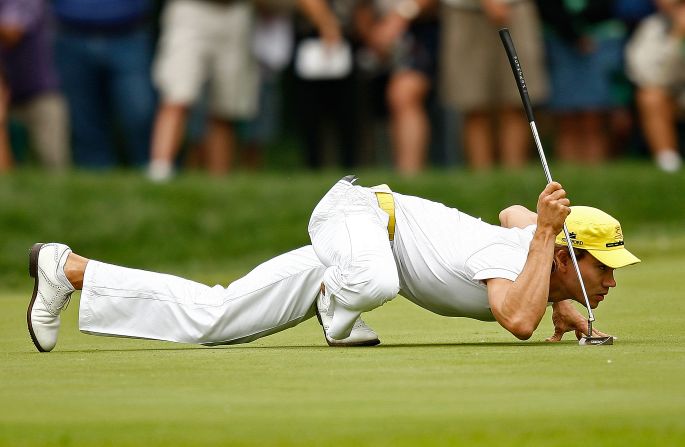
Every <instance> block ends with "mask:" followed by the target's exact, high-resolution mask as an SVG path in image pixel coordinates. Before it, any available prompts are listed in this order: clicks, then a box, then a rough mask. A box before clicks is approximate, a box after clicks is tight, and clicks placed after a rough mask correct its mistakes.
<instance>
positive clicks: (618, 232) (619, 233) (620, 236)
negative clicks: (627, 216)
mask: <svg viewBox="0 0 685 447" xmlns="http://www.w3.org/2000/svg"><path fill="white" fill-rule="evenodd" d="M614 238H616V239H623V232H622V231H621V226H620V225H616V235H615V236H614Z"/></svg>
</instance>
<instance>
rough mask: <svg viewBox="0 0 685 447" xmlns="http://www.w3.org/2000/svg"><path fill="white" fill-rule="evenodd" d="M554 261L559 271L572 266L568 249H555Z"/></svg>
mask: <svg viewBox="0 0 685 447" xmlns="http://www.w3.org/2000/svg"><path fill="white" fill-rule="evenodd" d="M554 262H555V263H556V266H557V270H558V271H560V272H565V271H566V269H568V268H570V267H572V266H571V263H572V262H573V261H571V256H570V255H569V254H568V249H567V248H564V249H561V250H555V251H554Z"/></svg>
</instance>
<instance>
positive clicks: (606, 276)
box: [574, 253, 616, 309]
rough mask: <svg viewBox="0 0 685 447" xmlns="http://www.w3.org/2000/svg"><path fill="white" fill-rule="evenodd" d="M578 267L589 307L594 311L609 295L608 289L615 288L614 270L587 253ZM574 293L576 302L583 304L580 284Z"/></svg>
mask: <svg viewBox="0 0 685 447" xmlns="http://www.w3.org/2000/svg"><path fill="white" fill-rule="evenodd" d="M578 267H580V272H581V274H582V275H583V282H584V283H585V292H587V297H588V300H589V301H590V307H591V308H593V309H594V308H596V307H597V306H598V305H599V303H600V302H601V301H603V300H604V298H605V296H606V295H607V294H608V293H609V289H611V288H612V287H616V280H615V279H614V270H615V269H613V268H611V267H609V266H607V265H604V264H602V263H601V262H599V261H598V260H597V259H596V258H595V257H594V256H592V255H591V254H590V253H587V254H586V255H585V256H583V257H582V259H580V260H579V261H578ZM574 274H575V272H574ZM577 282H578V281H577V280H576V283H577ZM574 292H576V293H574V296H576V297H577V298H578V301H579V302H581V303H582V304H585V302H584V301H585V300H584V299H583V292H582V291H581V290H580V284H578V286H577V290H576V291H574Z"/></svg>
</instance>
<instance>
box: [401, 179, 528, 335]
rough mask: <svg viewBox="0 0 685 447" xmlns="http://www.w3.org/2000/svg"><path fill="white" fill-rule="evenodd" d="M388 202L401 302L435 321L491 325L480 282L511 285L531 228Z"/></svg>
mask: <svg viewBox="0 0 685 447" xmlns="http://www.w3.org/2000/svg"><path fill="white" fill-rule="evenodd" d="M394 197H395V219H396V227H395V239H394V242H393V252H394V255H395V262H396V264H397V270H398V272H399V277H400V288H401V290H400V293H401V294H402V296H404V297H405V298H407V299H409V300H411V301H413V302H414V303H416V304H417V305H419V306H421V307H423V308H425V309H428V310H430V311H431V312H435V313H437V314H440V315H445V316H450V317H468V318H475V319H478V320H485V321H492V320H494V319H495V318H494V316H493V315H492V312H491V311H490V306H489V303H488V296H487V290H486V287H485V283H484V282H483V280H485V279H490V278H505V279H509V280H511V281H514V280H516V278H517V277H518V275H519V274H520V273H521V271H522V270H523V266H524V264H525V262H526V258H527V256H528V248H529V246H530V242H531V240H532V238H533V234H534V232H535V225H530V226H528V227H526V228H524V229H521V228H502V227H500V226H496V225H491V224H489V223H486V222H483V221H482V220H480V219H476V218H474V217H471V216H469V215H468V214H465V213H462V212H460V211H459V210H457V209H454V208H448V207H446V206H445V205H442V204H440V203H436V202H431V201H429V200H425V199H421V198H418V197H413V196H405V195H402V194H398V193H394Z"/></svg>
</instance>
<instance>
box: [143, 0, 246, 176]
mask: <svg viewBox="0 0 685 447" xmlns="http://www.w3.org/2000/svg"><path fill="white" fill-rule="evenodd" d="M253 19H254V10H253V6H252V4H251V2H247V1H230V2H228V1H213V0H170V1H169V2H168V3H167V4H166V6H165V9H164V11H163V15H162V22H161V36H160V41H159V46H158V50H157V55H156V58H155V62H154V80H155V84H156V86H157V88H158V90H159V92H160V96H161V103H160V105H159V108H158V110H157V117H156V120H155V125H154V131H153V136H152V148H151V152H152V160H151V162H150V167H149V170H148V175H149V176H150V178H151V179H153V180H166V179H168V178H170V177H171V175H172V174H173V165H174V160H175V158H176V155H177V153H178V151H179V149H180V147H181V143H182V141H183V137H184V135H185V128H186V121H187V115H188V109H189V107H190V106H192V105H193V104H195V103H196V101H198V99H199V97H200V94H201V91H202V87H203V85H204V84H205V83H207V88H208V100H209V101H208V105H207V107H208V114H209V118H208V123H207V128H206V133H205V138H204V143H203V148H204V151H205V157H206V162H207V167H208V170H209V172H210V173H212V174H217V175H220V174H225V173H226V172H228V170H229V169H230V167H231V163H232V157H233V152H234V149H235V144H236V138H235V129H234V121H235V120H236V119H239V118H249V117H252V116H253V115H254V114H255V112H256V110H257V89H258V85H259V72H258V69H257V64H256V62H255V60H254V57H253V55H252V52H251V51H250V38H251V36H252V27H253Z"/></svg>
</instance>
